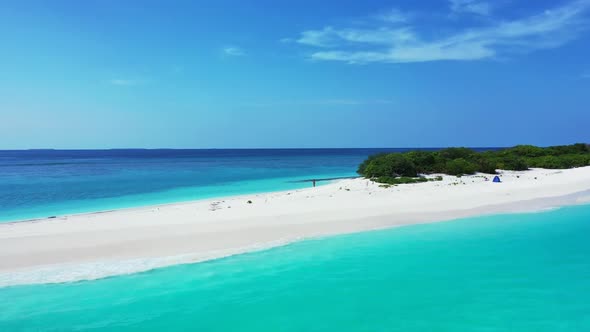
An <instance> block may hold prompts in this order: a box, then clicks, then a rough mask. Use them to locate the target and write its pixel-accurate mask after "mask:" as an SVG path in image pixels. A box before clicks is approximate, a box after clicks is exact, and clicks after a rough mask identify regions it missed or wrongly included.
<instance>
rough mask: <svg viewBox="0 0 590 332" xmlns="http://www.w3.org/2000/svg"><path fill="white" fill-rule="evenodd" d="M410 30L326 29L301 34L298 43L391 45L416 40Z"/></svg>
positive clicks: (312, 44) (321, 45) (328, 45)
mask: <svg viewBox="0 0 590 332" xmlns="http://www.w3.org/2000/svg"><path fill="white" fill-rule="evenodd" d="M414 39H415V37H414V34H413V32H412V31H411V30H410V29H409V28H399V29H390V28H386V27H382V28H377V29H340V30H337V29H334V28H332V27H325V28H324V29H322V30H308V31H304V32H302V33H301V38H299V39H298V40H297V42H298V43H300V44H304V45H310V46H316V47H334V46H338V45H340V44H342V43H343V42H347V43H365V44H389V43H392V42H406V41H410V40H414Z"/></svg>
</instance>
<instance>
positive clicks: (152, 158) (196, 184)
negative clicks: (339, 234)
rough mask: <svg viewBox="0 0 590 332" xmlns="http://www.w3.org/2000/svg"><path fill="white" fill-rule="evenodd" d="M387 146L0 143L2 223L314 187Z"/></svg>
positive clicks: (352, 171)
mask: <svg viewBox="0 0 590 332" xmlns="http://www.w3.org/2000/svg"><path fill="white" fill-rule="evenodd" d="M382 150H384V151H389V150H391V149H389V150H387V149H245V150H231V149H230V150H25V151H1V150H0V222H6V221H15V220H24V219H32V218H44V217H49V216H55V215H64V214H72V213H84V212H95V211H104V210H110V209H119V208H127V207H137V206H146V205H152V204H164V203H173V202H180V201H189V200H195V199H205V198H211V197H221V196H230V195H240V194H250V193H259V192H268V191H278V190H292V189H298V188H303V187H309V186H311V183H309V182H307V183H304V182H300V181H301V180H305V179H311V178H313V179H318V178H334V177H347V176H355V175H356V173H355V172H356V168H357V166H358V165H359V164H360V163H361V161H362V160H364V159H365V158H366V157H367V156H368V155H370V154H373V153H376V152H379V151H382Z"/></svg>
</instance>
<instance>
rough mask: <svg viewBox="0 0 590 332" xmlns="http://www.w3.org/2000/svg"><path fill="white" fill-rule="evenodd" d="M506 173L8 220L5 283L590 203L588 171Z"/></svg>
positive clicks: (0, 276)
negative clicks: (496, 178)
mask: <svg viewBox="0 0 590 332" xmlns="http://www.w3.org/2000/svg"><path fill="white" fill-rule="evenodd" d="M500 176H501V178H502V180H503V183H492V181H491V178H492V176H489V175H484V174H478V175H474V176H464V177H461V178H457V177H454V176H444V178H443V180H442V181H432V182H428V183H420V184H410V185H400V186H393V187H389V188H385V187H384V186H382V185H380V184H377V183H374V182H371V181H369V180H366V179H350V180H340V181H336V182H333V183H330V184H326V185H323V186H318V187H315V188H307V189H299V190H288V191H280V192H269V193H264V194H250V195H239V196H230V197H225V198H218V199H206V200H199V201H194V202H180V203H170V204H163V205H155V206H149V207H137V208H127V209H121V210H112V211H101V212H94V213H89V214H76V215H69V216H63V217H57V218H51V219H49V218H46V219H34V220H30V221H19V222H12V223H2V224H0V286H10V285H19V284H32V283H45V282H67V281H77V280H88V279H97V278H103V277H108V276H112V275H118V274H127V273H134V272H141V271H146V270H151V269H154V268H159V267H164V266H169V265H175V264H183V263H194V262H200V261H205V260H210V259H215V258H221V257H225V256H229V255H234V254H239V253H244V252H250V251H255V250H260V249H266V248H270V247H274V246H278V245H283V244H288V243H292V242H294V241H299V240H302V239H309V238H317V237H324V236H331V235H338V234H346V233H354V232H361V231H370V230H377V229H385V228H391V227H399V226H405V225H412V224H419V223H427V222H435V221H446V220H452V219H458V218H465V217H473V216H479V215H487V214H501V213H516V212H534V211H541V210H544V209H548V208H555V207H559V206H565V205H574V204H584V203H588V202H590V167H583V168H576V169H569V170H545V169H533V170H529V171H523V172H516V171H506V172H501V174H500ZM486 177H487V180H486ZM249 201H250V202H251V203H248V202H249Z"/></svg>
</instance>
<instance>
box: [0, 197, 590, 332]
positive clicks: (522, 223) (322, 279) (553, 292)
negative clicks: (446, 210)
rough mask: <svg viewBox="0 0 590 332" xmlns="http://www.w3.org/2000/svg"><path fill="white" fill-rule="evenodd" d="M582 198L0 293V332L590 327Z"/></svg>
mask: <svg viewBox="0 0 590 332" xmlns="http://www.w3.org/2000/svg"><path fill="white" fill-rule="evenodd" d="M589 239H590V206H575V207H566V208H560V209H557V210H552V211H548V212H540V213H530V214H510V215H495V216H484V217H478V218H469V219H462V220H456V221H449V222H441V223H433V224H424V225H415V226H408V227H402V228H395V229H390V230H383V231H374V232H365V233H358V234H351V235H343V236H335V237H328V238H322V239H315V240H307V241H302V242H298V243H294V244H291V245H287V246H284V247H278V248H274V249H270V250H266V251H261V252H253V253H247V254H242V255H236V256H232V257H228V258H224V259H219V260H214V261H209V262H204V263H198V264H188V265H178V266H173V267H168V268H163V269H158V270H153V271H149V272H144V273H137V274H131V275H124V276H117V277H112V278H107V279H102V280H94V281H80V282H75V283H64V284H42V285H31V286H14V287H6V288H0V331H14V332H16V331H144V332H147V331H339V332H342V331H357V332H358V331H404V332H413V331H485V332H490V331H520V332H524V331H534V332H544V331H547V332H555V331H590V240H589Z"/></svg>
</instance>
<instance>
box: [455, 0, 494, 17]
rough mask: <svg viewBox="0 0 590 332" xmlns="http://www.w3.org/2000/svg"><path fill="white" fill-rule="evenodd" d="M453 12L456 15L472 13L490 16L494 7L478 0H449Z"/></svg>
mask: <svg viewBox="0 0 590 332" xmlns="http://www.w3.org/2000/svg"><path fill="white" fill-rule="evenodd" d="M449 2H450V5H451V10H452V11H453V12H454V13H471V14H478V15H484V16H485V15H489V14H490V13H491V11H492V7H491V5H490V4H489V3H487V2H484V1H478V0H449Z"/></svg>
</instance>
